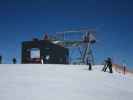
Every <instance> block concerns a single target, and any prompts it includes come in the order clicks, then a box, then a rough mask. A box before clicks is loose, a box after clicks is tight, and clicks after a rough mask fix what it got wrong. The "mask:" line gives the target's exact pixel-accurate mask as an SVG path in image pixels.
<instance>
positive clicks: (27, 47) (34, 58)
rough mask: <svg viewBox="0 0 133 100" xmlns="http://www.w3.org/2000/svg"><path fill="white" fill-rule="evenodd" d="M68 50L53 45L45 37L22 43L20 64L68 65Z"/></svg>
mask: <svg viewBox="0 0 133 100" xmlns="http://www.w3.org/2000/svg"><path fill="white" fill-rule="evenodd" d="M68 60H69V50H68V49H67V48H65V47H63V46H62V45H58V44H54V43H52V41H50V40H49V39H48V36H47V35H45V37H44V39H43V40H38V39H36V38H35V39H33V40H32V41H24V42H22V54H21V62H22V63H23V64H30V63H38V64H39V63H42V62H43V63H44V64H68Z"/></svg>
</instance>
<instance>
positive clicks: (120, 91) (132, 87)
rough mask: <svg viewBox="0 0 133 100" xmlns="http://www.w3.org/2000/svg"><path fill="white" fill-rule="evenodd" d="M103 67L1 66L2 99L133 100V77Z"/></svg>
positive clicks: (0, 95)
mask: <svg viewBox="0 0 133 100" xmlns="http://www.w3.org/2000/svg"><path fill="white" fill-rule="evenodd" d="M102 67H103V66H102V65H96V66H93V70H92V71H88V70H87V69H88V66H86V65H47V64H46V65H45V64H44V65H43V64H16V65H13V64H9V65H8V64H7V65H3V64H1V65H0V100H133V76H132V75H122V74H119V73H116V72H115V73H113V74H110V73H108V72H102V71H101V68H102Z"/></svg>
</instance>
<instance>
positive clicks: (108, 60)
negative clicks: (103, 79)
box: [103, 57, 113, 73]
mask: <svg viewBox="0 0 133 100" xmlns="http://www.w3.org/2000/svg"><path fill="white" fill-rule="evenodd" d="M107 68H109V73H113V70H112V60H111V58H110V57H109V58H108V59H107V60H106V62H105V66H104V68H103V71H104V72H106V70H107Z"/></svg>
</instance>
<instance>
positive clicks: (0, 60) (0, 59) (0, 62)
mask: <svg viewBox="0 0 133 100" xmlns="http://www.w3.org/2000/svg"><path fill="white" fill-rule="evenodd" d="M0 64H2V56H1V55H0Z"/></svg>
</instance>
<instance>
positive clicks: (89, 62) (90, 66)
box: [87, 58, 92, 70]
mask: <svg viewBox="0 0 133 100" xmlns="http://www.w3.org/2000/svg"><path fill="white" fill-rule="evenodd" d="M87 65H88V66H89V68H88V70H92V64H91V61H90V60H89V58H87Z"/></svg>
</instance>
